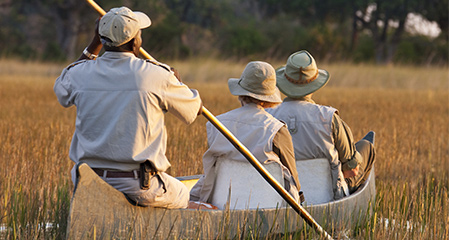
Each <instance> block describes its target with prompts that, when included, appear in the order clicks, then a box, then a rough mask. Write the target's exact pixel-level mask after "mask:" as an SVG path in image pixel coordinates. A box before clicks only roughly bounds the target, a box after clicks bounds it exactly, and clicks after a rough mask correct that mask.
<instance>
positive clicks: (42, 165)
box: [0, 59, 449, 239]
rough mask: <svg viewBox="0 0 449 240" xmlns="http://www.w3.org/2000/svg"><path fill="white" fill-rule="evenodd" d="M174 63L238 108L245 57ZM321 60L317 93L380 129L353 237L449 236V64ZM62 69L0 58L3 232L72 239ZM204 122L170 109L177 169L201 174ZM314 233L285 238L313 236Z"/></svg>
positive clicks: (70, 119)
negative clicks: (371, 199) (232, 87)
mask: <svg viewBox="0 0 449 240" xmlns="http://www.w3.org/2000/svg"><path fill="white" fill-rule="evenodd" d="M281 64H282V63H273V65H274V66H275V67H278V66H280V65H281ZM172 65H173V66H175V67H176V68H177V69H178V70H179V71H180V73H181V75H182V76H183V79H184V81H185V82H186V83H187V84H188V85H189V86H191V87H193V88H197V89H198V90H199V91H200V94H201V96H202V99H203V102H204V106H205V107H206V108H207V109H209V110H210V111H211V112H212V113H214V114H216V115H218V114H221V113H224V112H226V111H229V110H231V109H233V108H236V107H238V106H239V105H238V101H237V99H236V97H234V96H232V95H231V94H230V93H229V90H228V88H227V84H226V82H227V79H228V78H230V77H239V76H240V74H241V71H242V70H243V68H244V67H245V65H246V63H238V62H220V61H215V60H204V59H200V60H191V61H189V62H175V63H173V64H172ZM318 66H319V67H321V68H325V69H327V70H328V71H329V72H330V73H331V75H332V78H331V80H330V82H329V84H328V86H327V87H325V88H324V89H322V90H320V91H318V92H317V93H316V94H315V96H314V99H315V100H316V101H317V102H318V103H321V104H325V105H331V106H333V107H336V108H338V109H339V111H340V115H341V117H342V118H343V119H344V120H345V122H346V123H348V124H349V125H350V126H351V129H352V132H353V134H354V136H355V138H356V139H359V138H361V137H362V136H363V135H364V134H365V133H366V132H367V131H369V130H374V131H375V132H376V150H377V162H376V185H377V187H376V190H377V199H376V203H375V204H374V212H373V215H371V216H367V217H368V221H365V222H364V223H363V225H360V226H356V227H354V228H353V229H350V230H349V231H348V233H347V234H348V235H349V236H350V237H352V238H356V239H447V238H449V228H448V227H447V226H449V198H448V188H449V178H448V176H449V94H448V92H449V87H448V85H449V80H448V79H449V78H448V69H442V68H416V67H408V66H404V67H394V66H386V67H379V66H370V65H349V64H322V65H320V64H318ZM63 67H64V65H49V64H39V63H21V62H14V61H6V60H0V164H1V166H2V167H1V168H0V224H1V225H0V227H1V228H0V229H2V232H1V233H0V238H8V239H9V238H13V239H14V238H18V239H30V238H31V239H34V238H44V239H49V238H56V239H60V238H64V236H65V228H66V219H67V214H68V210H69V205H70V197H71V191H72V188H73V185H72V183H71V181H70V173H69V171H70V169H71V167H72V166H73V163H72V162H71V161H70V160H69V159H68V151H69V147H70V141H71V137H72V134H73V131H74V121H75V109H74V108H70V109H64V108H62V107H61V106H60V105H59V103H58V102H57V100H56V97H55V96H54V93H53V89H52V88H53V82H54V80H55V78H56V77H57V75H58V74H59V73H60V71H61V70H62V68H63ZM205 123H206V120H205V119H204V118H203V117H199V118H198V119H197V120H196V121H195V122H194V123H193V124H192V125H190V126H185V125H184V124H183V123H182V122H180V121H178V120H176V119H175V118H174V117H173V116H171V115H170V114H168V115H167V130H168V134H169V139H168V149H167V156H168V157H169V159H170V161H171V163H172V168H171V169H170V173H171V174H172V175H174V176H182V175H192V174H200V173H202V163H201V157H202V154H203V153H204V152H205V150H206V148H207V145H206V131H205ZM47 223H51V227H45V226H48V225H46V224H47ZM310 234H313V233H309V234H303V233H296V234H294V235H283V236H279V238H283V239H290V238H291V237H300V238H302V239H308V238H313V235H312V237H311V236H310ZM246 236H251V235H250V234H248V235H246ZM315 237H316V236H315ZM248 238H250V237H248Z"/></svg>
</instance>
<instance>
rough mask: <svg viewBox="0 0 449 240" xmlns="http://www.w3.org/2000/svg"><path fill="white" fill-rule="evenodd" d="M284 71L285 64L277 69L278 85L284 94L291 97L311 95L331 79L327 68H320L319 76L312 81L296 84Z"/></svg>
mask: <svg viewBox="0 0 449 240" xmlns="http://www.w3.org/2000/svg"><path fill="white" fill-rule="evenodd" d="M284 73H285V66H284V67H281V68H279V69H277V70H276V85H277V87H278V88H279V90H281V92H282V93H283V94H285V95H286V96H287V97H291V98H300V97H304V96H306V95H309V94H311V93H313V92H315V91H317V90H318V89H320V88H322V87H324V86H325V85H326V84H327V82H329V79H330V75H329V73H328V72H327V71H326V70H323V69H318V77H317V78H316V79H315V80H313V81H312V82H310V83H306V84H295V83H291V82H290V81H288V79H287V78H286V77H285V75H284Z"/></svg>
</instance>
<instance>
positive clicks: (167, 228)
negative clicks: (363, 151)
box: [67, 164, 376, 239]
mask: <svg viewBox="0 0 449 240" xmlns="http://www.w3.org/2000/svg"><path fill="white" fill-rule="evenodd" d="M78 171H79V180H78V183H77V185H76V188H75V191H74V193H73V197H72V200H71V205H70V216H69V220H68V227H67V238H68V239H93V238H96V239H124V238H126V239H149V238H152V239H174V238H176V239H192V238H194V239H211V238H212V239H216V238H219V239H222V238H226V239H227V238H234V237H247V236H251V237H252V238H261V237H264V236H269V235H271V234H277V233H286V232H294V231H299V230H301V229H303V228H304V227H307V226H306V223H305V222H304V221H303V219H302V218H301V217H300V216H299V215H298V214H297V213H296V212H295V211H294V210H293V209H292V208H290V207H284V208H277V209H276V208H273V209H246V210H232V209H226V210H195V209H162V208H150V207H139V206H134V205H132V204H130V203H129V201H128V200H127V198H126V197H125V196H124V194H122V193H121V192H119V191H117V190H116V189H114V188H113V187H111V186H110V185H109V184H107V183H106V182H104V181H103V180H102V179H101V178H100V177H99V176H98V175H97V174H95V173H94V172H93V171H92V169H91V168H90V167H89V166H88V165H87V164H81V165H80V166H79V168H78ZM195 181H196V180H195V178H194V179H193V180H192V179H190V180H184V182H185V184H186V185H192V184H194V183H195ZM375 194H376V190H375V178H374V168H373V169H372V171H371V173H370V176H369V178H368V180H367V181H366V182H365V183H364V184H363V185H362V186H361V187H360V188H359V190H358V191H357V192H355V193H354V194H352V195H350V196H348V197H345V198H343V199H341V200H338V201H332V202H329V203H325V204H317V205H311V206H305V209H306V210H307V211H308V212H309V213H310V214H311V215H312V217H313V218H314V219H315V220H316V221H317V222H318V223H319V224H320V225H321V226H322V227H323V228H324V229H325V230H326V231H328V232H332V231H333V230H335V228H338V226H345V227H348V226H349V227H350V226H351V224H355V223H357V222H358V221H360V220H361V219H363V218H364V217H365V216H366V214H367V213H368V212H370V211H371V210H372V207H371V206H372V204H373V203H374V200H375Z"/></svg>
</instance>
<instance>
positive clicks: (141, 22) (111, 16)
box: [98, 7, 151, 47]
mask: <svg viewBox="0 0 449 240" xmlns="http://www.w3.org/2000/svg"><path fill="white" fill-rule="evenodd" d="M150 25H151V20H150V18H149V17H148V16H147V15H146V14H145V13H142V12H137V11H136V12H133V11H131V10H130V9H129V8H127V7H120V8H112V9H111V10H110V11H109V12H107V13H106V14H105V15H104V16H103V17H102V18H101V19H100V23H99V26H98V33H99V35H100V36H101V37H102V38H106V39H107V41H102V43H103V44H104V45H108V46H111V47H118V46H121V45H123V44H125V43H127V42H129V41H130V40H131V39H133V38H134V37H135V36H136V34H137V32H138V31H139V30H140V29H144V28H147V27H149V26H150ZM103 40H104V39H103ZM109 40H110V41H109ZM111 41H112V42H111Z"/></svg>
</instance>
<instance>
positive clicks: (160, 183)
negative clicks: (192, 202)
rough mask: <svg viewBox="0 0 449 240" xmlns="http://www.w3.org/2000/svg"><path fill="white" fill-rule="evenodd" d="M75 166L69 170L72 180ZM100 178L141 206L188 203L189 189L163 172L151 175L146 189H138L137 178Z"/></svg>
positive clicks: (182, 204)
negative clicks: (148, 186)
mask: <svg viewBox="0 0 449 240" xmlns="http://www.w3.org/2000/svg"><path fill="white" fill-rule="evenodd" d="M75 168H76V167H74V168H73V169H72V172H71V173H72V180H74V179H76V170H75ZM101 178H102V179H103V180H104V181H105V182H107V183H109V184H110V185H111V186H112V187H114V188H115V189H117V190H119V191H120V192H123V193H124V194H125V195H126V196H127V197H128V198H129V199H131V200H132V201H134V202H136V203H137V204H139V205H141V206H148V207H161V208H187V206H188V205H189V190H188V189H187V187H186V186H185V185H184V184H183V183H181V182H180V181H179V180H177V179H176V178H174V177H172V176H170V175H168V174H167V173H165V172H160V173H158V174H157V175H154V176H152V177H151V180H150V182H151V185H150V188H149V189H148V190H142V189H140V181H139V179H134V178H103V177H101Z"/></svg>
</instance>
